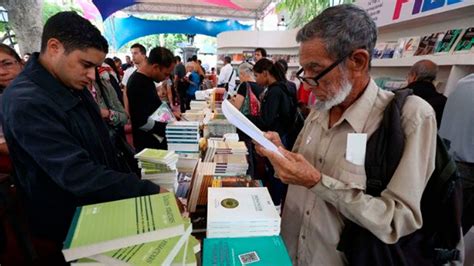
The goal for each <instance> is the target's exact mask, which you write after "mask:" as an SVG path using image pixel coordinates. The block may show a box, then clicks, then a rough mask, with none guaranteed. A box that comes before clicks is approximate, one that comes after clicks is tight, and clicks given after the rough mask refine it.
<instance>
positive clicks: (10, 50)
mask: <svg viewBox="0 0 474 266" xmlns="http://www.w3.org/2000/svg"><path fill="white" fill-rule="evenodd" d="M0 52H1V53H5V54H7V55H10V56H12V57H13V58H15V60H16V61H18V62H21V58H20V56H19V55H18V53H17V52H16V51H15V49H13V48H11V47H10V46H8V45H6V44H3V43H0Z"/></svg>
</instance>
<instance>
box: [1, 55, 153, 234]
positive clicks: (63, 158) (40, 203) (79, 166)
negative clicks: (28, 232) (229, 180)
mask: <svg viewBox="0 0 474 266" xmlns="http://www.w3.org/2000/svg"><path fill="white" fill-rule="evenodd" d="M30 61H31V62H28V64H27V66H26V67H25V69H24V71H23V72H22V73H21V74H20V75H19V76H18V77H17V79H15V80H14V81H13V83H12V84H11V86H10V87H8V88H7V89H6V90H5V93H4V95H3V108H2V109H3V115H4V132H5V138H6V140H7V144H8V148H9V150H10V156H11V158H12V160H13V165H14V167H15V171H16V174H17V183H18V184H19V188H20V189H21V192H23V193H24V195H25V197H26V203H27V210H28V213H29V216H30V217H29V218H30V226H31V229H32V231H33V234H35V235H39V236H42V237H46V238H48V239H51V240H54V241H57V242H58V243H61V242H62V241H64V239H65V236H66V233H67V230H68V228H69V224H70V222H71V219H72V216H73V213H74V211H75V209H76V207H77V206H81V205H84V204H91V203H98V202H104V201H111V200H117V199H123V198H129V197H135V196H139V195H147V194H153V193H158V192H159V187H158V186H156V185H154V184H153V183H151V182H149V181H141V180H139V179H138V177H137V176H135V175H134V174H131V173H125V170H124V169H123V165H122V164H121V163H120V160H119V158H118V157H117V153H116V152H115V148H114V146H113V145H112V142H111V141H110V139H109V135H108V131H107V128H106V125H105V123H104V122H103V120H102V119H101V116H100V112H99V109H98V107H97V105H96V104H95V102H94V100H93V98H92V96H91V94H90V93H89V91H88V90H87V89H84V90H74V89H70V88H67V87H65V86H64V85H62V84H61V83H60V82H59V81H58V80H56V79H55V78H54V77H53V76H52V75H51V74H50V73H49V72H48V71H47V70H46V69H45V68H44V67H43V66H42V65H41V64H40V63H39V62H38V54H35V55H34V56H32V57H31V58H30Z"/></svg>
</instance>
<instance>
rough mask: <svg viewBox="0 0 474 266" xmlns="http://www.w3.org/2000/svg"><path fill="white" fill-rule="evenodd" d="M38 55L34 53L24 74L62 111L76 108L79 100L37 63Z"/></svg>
mask: <svg viewBox="0 0 474 266" xmlns="http://www.w3.org/2000/svg"><path fill="white" fill-rule="evenodd" d="M38 59H39V53H34V54H33V55H32V56H31V57H30V60H28V64H27V65H26V66H25V69H24V72H25V74H26V75H27V76H28V77H30V79H31V80H32V81H33V82H34V83H35V84H36V85H38V87H39V88H40V89H42V90H44V91H45V92H46V93H48V94H49V95H50V96H51V99H52V100H53V101H54V102H55V103H57V104H58V105H59V106H60V107H61V108H62V109H63V110H64V111H68V110H70V109H72V108H73V107H74V106H76V105H77V104H78V103H79V102H80V100H79V98H78V97H76V96H74V95H73V93H72V91H71V90H72V89H70V88H67V87H66V86H64V85H63V84H61V82H59V81H58V80H57V79H56V78H55V77H54V76H53V75H51V73H49V72H48V71H47V70H46V68H44V67H43V66H42V65H41V64H40V62H39V60H38Z"/></svg>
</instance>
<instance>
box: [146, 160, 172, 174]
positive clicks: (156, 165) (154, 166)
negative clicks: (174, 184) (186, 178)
mask: <svg viewBox="0 0 474 266" xmlns="http://www.w3.org/2000/svg"><path fill="white" fill-rule="evenodd" d="M176 162H177V160H176ZM138 167H140V168H142V169H155V170H161V171H168V172H170V171H172V170H174V169H171V168H170V167H169V166H168V165H166V164H161V163H150V162H138Z"/></svg>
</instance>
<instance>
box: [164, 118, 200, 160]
mask: <svg viewBox="0 0 474 266" xmlns="http://www.w3.org/2000/svg"><path fill="white" fill-rule="evenodd" d="M199 138H200V136H199V122H195V121H175V122H171V123H168V125H167V126H166V139H167V141H168V150H173V151H176V152H177V153H196V152H198V151H199Z"/></svg>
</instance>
